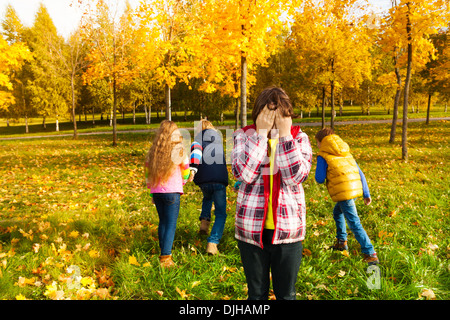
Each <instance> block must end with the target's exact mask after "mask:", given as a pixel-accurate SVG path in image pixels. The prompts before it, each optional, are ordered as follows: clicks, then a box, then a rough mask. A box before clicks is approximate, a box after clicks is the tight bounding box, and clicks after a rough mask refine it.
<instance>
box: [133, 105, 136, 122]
mask: <svg viewBox="0 0 450 320" xmlns="http://www.w3.org/2000/svg"><path fill="white" fill-rule="evenodd" d="M133 124H136V101H134V102H133Z"/></svg>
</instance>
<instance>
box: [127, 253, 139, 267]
mask: <svg viewBox="0 0 450 320" xmlns="http://www.w3.org/2000/svg"><path fill="white" fill-rule="evenodd" d="M128 263H129V264H132V265H135V266H138V267H139V266H140V265H141V264H140V263H139V262H138V261H137V259H136V257H135V256H129V257H128Z"/></svg>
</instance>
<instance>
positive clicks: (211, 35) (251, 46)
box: [196, 0, 299, 126]
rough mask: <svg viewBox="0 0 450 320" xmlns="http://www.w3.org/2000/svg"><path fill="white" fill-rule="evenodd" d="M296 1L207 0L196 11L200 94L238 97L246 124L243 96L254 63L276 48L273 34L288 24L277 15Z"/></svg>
mask: <svg viewBox="0 0 450 320" xmlns="http://www.w3.org/2000/svg"><path fill="white" fill-rule="evenodd" d="M298 2H299V1H267V0H262V1H254V0H241V1H231V0H222V1H216V0H208V1H202V2H201V3H200V10H198V11H197V12H198V13H199V15H198V16H197V20H198V21H199V25H198V28H200V29H201V32H200V34H201V37H200V39H198V41H197V43H198V46H197V47H196V48H198V50H201V52H202V54H201V55H200V54H198V55H196V57H197V61H198V62H200V63H201V64H202V68H199V69H200V71H199V75H198V77H199V78H201V79H203V81H204V84H203V85H202V87H201V88H200V89H201V90H204V91H205V92H214V91H216V90H219V91H220V92H221V93H222V94H224V95H229V96H231V97H235V98H236V97H240V107H241V112H240V114H241V117H240V118H241V126H246V125H247V94H248V92H249V87H250V86H251V85H253V84H254V83H255V81H256V78H255V72H256V67H257V66H258V65H267V61H268V59H269V57H270V56H271V55H272V54H274V53H275V52H276V51H277V50H278V49H279V48H280V43H279V41H278V39H277V36H278V35H280V34H281V33H282V32H283V30H286V29H287V28H288V24H287V22H286V21H285V20H283V18H282V17H283V16H284V17H286V16H290V15H292V12H293V10H294V9H295V7H296V5H297V4H298Z"/></svg>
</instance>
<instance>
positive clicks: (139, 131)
mask: <svg viewBox="0 0 450 320" xmlns="http://www.w3.org/2000/svg"><path fill="white" fill-rule="evenodd" d="M401 120H402V119H399V120H398V121H399V122H400V123H401ZM440 120H445V121H449V120H450V117H439V118H430V121H440ZM425 121H426V119H425V118H417V119H408V123H410V122H425ZM327 123H328V122H327ZM375 123H392V119H384V120H348V121H335V122H334V125H335V126H340V125H348V124H375ZM294 125H297V126H301V127H320V126H321V125H322V122H321V121H320V122H305V123H294ZM216 128H217V129H221V130H222V129H234V126H216ZM183 129H187V130H193V128H183ZM156 130H157V129H156V128H155V129H139V130H122V131H117V134H121V133H146V132H154V131H156ZM103 134H112V131H99V132H79V133H78V136H91V135H103ZM72 136H73V133H63V134H52V135H41V136H23V135H21V136H18V137H8V138H0V141H2V140H24V139H41V138H59V137H72Z"/></svg>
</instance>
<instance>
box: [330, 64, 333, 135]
mask: <svg viewBox="0 0 450 320" xmlns="http://www.w3.org/2000/svg"><path fill="white" fill-rule="evenodd" d="M331 73H332V77H333V78H332V79H331V92H330V99H331V121H330V127H331V129H333V130H334V59H331Z"/></svg>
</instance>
